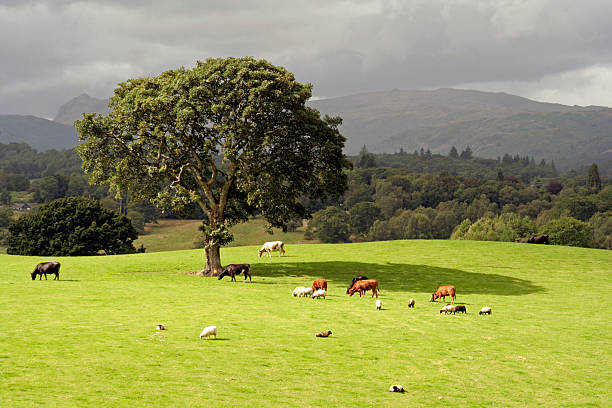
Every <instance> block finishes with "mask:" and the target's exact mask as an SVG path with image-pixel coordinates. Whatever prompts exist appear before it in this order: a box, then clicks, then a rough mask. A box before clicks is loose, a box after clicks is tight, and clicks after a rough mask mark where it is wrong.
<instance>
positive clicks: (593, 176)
mask: <svg viewBox="0 0 612 408" xmlns="http://www.w3.org/2000/svg"><path fill="white" fill-rule="evenodd" d="M586 183H587V187H589V188H590V189H591V190H594V191H599V190H601V179H600V178H599V170H598V169H597V164H595V163H593V164H591V167H590V168H589V174H587V181H586Z"/></svg>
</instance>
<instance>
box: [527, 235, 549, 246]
mask: <svg viewBox="0 0 612 408" xmlns="http://www.w3.org/2000/svg"><path fill="white" fill-rule="evenodd" d="M527 242H529V243H530V244H546V245H548V244H549V243H550V242H549V240H548V235H546V234H540V235H532V236H530V237H529V239H528V240H527Z"/></svg>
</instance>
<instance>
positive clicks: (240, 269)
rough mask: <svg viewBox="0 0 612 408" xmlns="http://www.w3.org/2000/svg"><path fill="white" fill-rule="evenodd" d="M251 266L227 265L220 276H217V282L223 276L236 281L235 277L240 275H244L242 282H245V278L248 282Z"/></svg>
mask: <svg viewBox="0 0 612 408" xmlns="http://www.w3.org/2000/svg"><path fill="white" fill-rule="evenodd" d="M250 268H251V265H249V264H229V265H227V266H226V267H225V269H224V270H223V272H221V275H219V278H218V279H219V280H221V279H223V277H224V276H231V278H232V281H233V282H235V281H236V275H240V274H241V273H244V280H245V281H246V278H247V276H248V277H249V281H252V279H251V270H250Z"/></svg>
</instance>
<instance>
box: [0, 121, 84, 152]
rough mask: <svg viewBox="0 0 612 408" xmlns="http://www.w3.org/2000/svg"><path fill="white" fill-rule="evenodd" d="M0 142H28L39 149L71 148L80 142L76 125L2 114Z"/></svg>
mask: <svg viewBox="0 0 612 408" xmlns="http://www.w3.org/2000/svg"><path fill="white" fill-rule="evenodd" d="M0 143H4V144H8V143H27V144H29V145H30V146H32V147H33V148H34V149H36V150H38V151H43V150H49V149H55V150H62V149H71V148H73V147H75V146H76V145H77V144H78V143H79V138H78V135H77V131H76V129H75V127H74V126H69V125H65V124H62V123H58V122H54V121H52V120H47V119H42V118H38V117H36V116H29V115H0Z"/></svg>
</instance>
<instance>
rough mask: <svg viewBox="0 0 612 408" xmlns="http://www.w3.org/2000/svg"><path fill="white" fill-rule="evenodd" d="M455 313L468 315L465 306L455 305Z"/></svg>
mask: <svg viewBox="0 0 612 408" xmlns="http://www.w3.org/2000/svg"><path fill="white" fill-rule="evenodd" d="M455 312H456V313H459V312H463V313H466V314H467V309H466V308H465V305H455Z"/></svg>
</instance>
